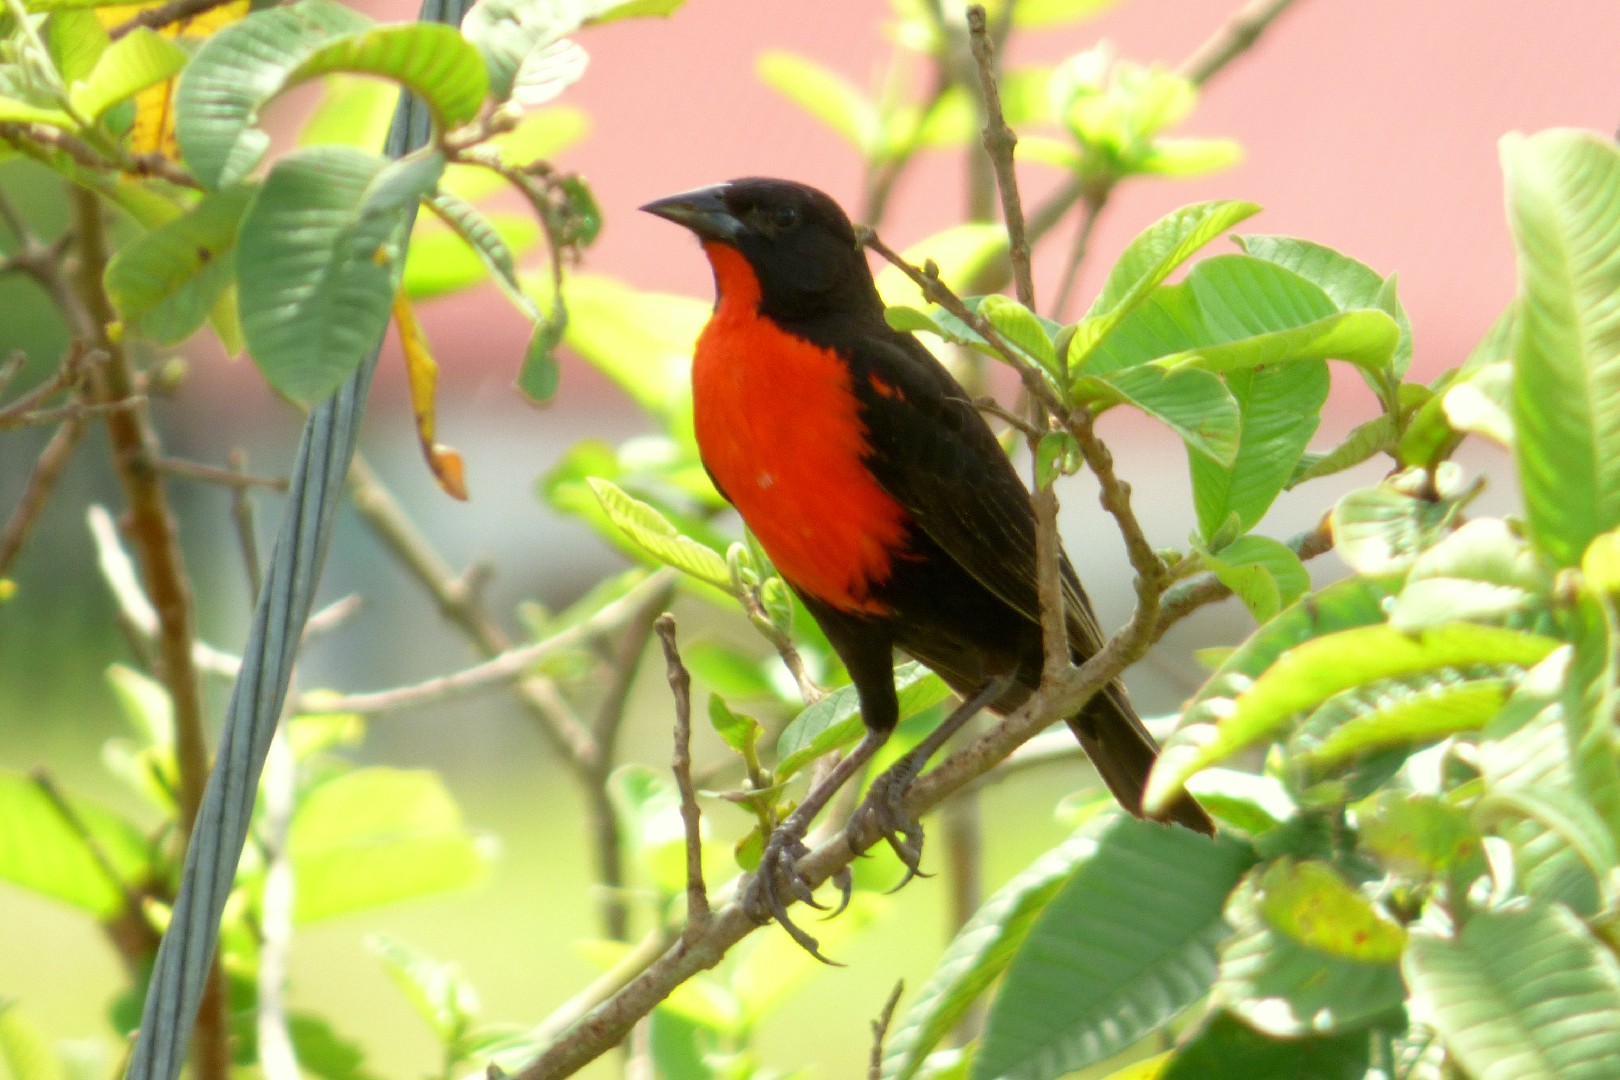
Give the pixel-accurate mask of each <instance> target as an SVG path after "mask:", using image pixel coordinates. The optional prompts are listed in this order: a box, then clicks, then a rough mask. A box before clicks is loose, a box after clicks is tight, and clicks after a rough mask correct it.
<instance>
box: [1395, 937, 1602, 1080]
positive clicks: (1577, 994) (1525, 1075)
mask: <svg viewBox="0 0 1620 1080" xmlns="http://www.w3.org/2000/svg"><path fill="white" fill-rule="evenodd" d="M1403 968H1404V970H1405V972H1406V978H1407V982H1408V985H1409V986H1410V987H1411V991H1412V996H1413V1006H1414V1008H1416V1009H1419V1010H1421V1011H1422V1014H1423V1015H1425V1016H1426V1017H1428V1018H1429V1023H1430V1024H1432V1025H1433V1026H1434V1028H1435V1029H1436V1030H1437V1031H1438V1032H1439V1034H1440V1038H1441V1039H1442V1040H1443V1041H1444V1042H1445V1044H1446V1047H1447V1049H1449V1050H1450V1051H1451V1053H1452V1055H1453V1057H1454V1058H1455V1059H1456V1062H1457V1063H1458V1064H1459V1065H1460V1066H1461V1067H1462V1068H1463V1069H1464V1070H1466V1071H1467V1073H1468V1075H1469V1076H1471V1077H1474V1078H1475V1080H1608V1078H1609V1077H1612V1076H1613V1075H1614V1066H1615V1062H1617V1061H1620V963H1617V962H1616V961H1615V958H1614V954H1613V953H1611V952H1610V951H1609V950H1608V949H1607V948H1605V947H1604V946H1603V945H1602V944H1601V943H1600V942H1598V941H1597V940H1596V939H1594V938H1593V937H1592V935H1591V934H1590V933H1589V932H1588V931H1587V929H1586V928H1585V927H1584V926H1582V925H1581V923H1580V921H1579V920H1578V919H1576V918H1575V917H1574V916H1573V915H1571V914H1570V913H1569V912H1568V911H1567V910H1566V909H1563V908H1560V907H1554V906H1541V905H1536V906H1532V907H1529V908H1527V909H1523V910H1518V911H1501V910H1485V911H1480V912H1477V913H1475V914H1474V915H1473V916H1472V917H1470V918H1469V920H1468V922H1467V924H1466V925H1465V926H1464V927H1463V928H1462V932H1461V933H1460V934H1458V935H1457V936H1456V937H1454V938H1441V937H1417V936H1414V937H1413V938H1412V941H1411V944H1410V946H1409V947H1408V949H1407V954H1406V958H1405V962H1404V964H1403Z"/></svg>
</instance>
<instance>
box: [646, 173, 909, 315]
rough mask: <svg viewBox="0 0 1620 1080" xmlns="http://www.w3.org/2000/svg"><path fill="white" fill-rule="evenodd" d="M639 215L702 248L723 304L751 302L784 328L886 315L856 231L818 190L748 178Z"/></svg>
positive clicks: (651, 206)
mask: <svg viewBox="0 0 1620 1080" xmlns="http://www.w3.org/2000/svg"><path fill="white" fill-rule="evenodd" d="M641 209H643V210H645V211H647V213H649V214H656V215H657V216H658V217H661V218H665V219H667V220H669V221H673V222H675V223H676V224H677V225H681V226H684V227H686V228H688V229H690V230H691V231H692V232H693V233H695V234H696V235H697V237H698V239H699V240H701V241H702V242H703V248H704V251H705V252H707V253H708V256H709V262H710V263H711V264H712V265H713V267H714V275H715V288H716V290H717V291H718V292H719V294H720V295H719V299H720V301H721V302H722V303H725V302H727V301H730V302H738V301H744V300H752V299H754V294H757V303H758V306H759V310H760V311H761V312H762V313H764V314H766V315H770V316H772V317H774V318H777V319H779V320H781V321H784V322H793V321H797V320H801V319H811V318H815V317H817V316H819V315H824V314H830V313H833V312H840V313H850V312H854V311H859V312H862V313H868V312H870V313H875V314H877V315H878V316H879V317H881V315H882V311H883V307H882V304H881V302H880V301H879V300H878V295H877V289H876V287H875V286H874V285H873V283H872V271H871V269H870V268H869V267H868V266H867V265H866V256H865V254H864V253H863V252H862V251H861V246H860V243H859V242H858V241H857V240H856V238H855V228H854V226H852V225H851V224H850V223H849V217H848V215H846V214H845V213H844V211H843V210H841V209H840V208H839V206H838V204H837V203H835V202H833V200H832V199H831V198H830V197H828V196H827V195H825V194H823V193H822V192H820V191H817V190H816V189H815V188H813V187H807V186H806V185H804V184H796V183H793V182H792V181H789V180H772V179H768V178H764V177H748V178H745V179H741V180H728V181H726V182H725V183H723V184H714V185H712V186H710V187H704V188H698V189H696V190H694V191H683V192H681V193H680V194H678V195H670V196H668V197H666V198H663V199H658V200H656V201H654V202H650V203H648V204H647V205H646V206H643V207H642V208H641Z"/></svg>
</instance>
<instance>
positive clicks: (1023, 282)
mask: <svg viewBox="0 0 1620 1080" xmlns="http://www.w3.org/2000/svg"><path fill="white" fill-rule="evenodd" d="M967 24H968V44H969V46H970V47H971V48H972V50H973V61H974V63H975V64H976V65H978V69H979V93H980V94H981V96H982V98H983V101H984V136H983V137H984V149H985V152H986V153H988V154H989V155H990V164H991V167H992V168H994V170H995V174H996V187H997V188H998V189H999V190H1000V192H1001V216H1002V220H1003V221H1005V222H1006V225H1007V257H1008V258H1009V259H1011V260H1012V271H1013V288H1014V291H1015V292H1016V293H1017V295H1018V302H1019V303H1021V304H1023V305H1024V306H1025V307H1027V308H1029V309H1030V310H1031V311H1033V310H1034V309H1035V278H1034V275H1033V274H1032V273H1031V271H1030V266H1029V237H1028V235H1026V233H1025V232H1024V204H1023V200H1022V199H1021V198H1020V197H1019V194H1018V177H1017V174H1016V173H1015V171H1014V167H1013V148H1014V147H1016V146H1017V145H1018V136H1017V135H1015V134H1013V130H1012V128H1010V127H1008V126H1007V119H1006V117H1005V116H1003V115H1002V112H1001V91H1000V90H999V89H998V88H997V87H996V69H995V51H996V50H995V46H994V45H993V44H992V43H991V41H990V35H989V33H988V31H987V30H986V27H985V16H984V7H983V6H982V5H980V4H974V5H972V6H971V7H969V8H968V9H967Z"/></svg>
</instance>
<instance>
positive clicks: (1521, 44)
mask: <svg viewBox="0 0 1620 1080" xmlns="http://www.w3.org/2000/svg"><path fill="white" fill-rule="evenodd" d="M396 7H397V8H399V9H401V10H402V9H403V5H396V4H392V3H391V5H390V8H391V10H392V9H395V8H396ZM1236 7H1237V4H1236V3H1235V2H1234V3H1224V2H1213V0H1134V2H1131V0H1128V2H1125V3H1122V4H1120V5H1119V6H1118V7H1116V8H1115V9H1114V10H1113V11H1112V12H1110V13H1109V14H1107V15H1105V16H1103V17H1100V18H1098V19H1095V20H1093V21H1091V22H1088V23H1079V24H1075V25H1071V26H1067V27H1061V28H1057V29H1054V30H1049V31H1038V32H1032V33H1031V34H1029V35H1028V36H1026V37H1025V38H1024V39H1023V40H1022V41H1021V42H1019V43H1018V46H1017V48H1016V52H1015V55H1014V57H1013V59H1014V60H1015V62H1016V61H1026V62H1027V61H1035V60H1047V61H1050V60H1054V59H1057V58H1060V57H1062V56H1065V55H1068V54H1069V53H1072V52H1075V51H1078V50H1081V49H1084V48H1087V47H1089V46H1090V45H1092V44H1093V43H1094V42H1095V41H1096V40H1097V39H1098V38H1100V37H1106V38H1109V39H1111V40H1112V41H1113V42H1114V43H1115V44H1116V45H1117V47H1118V50H1119V53H1120V54H1121V55H1122V56H1124V57H1127V58H1131V59H1136V60H1141V61H1151V60H1160V61H1164V62H1167V63H1170V64H1172V65H1173V64H1175V63H1177V62H1179V61H1180V60H1181V59H1182V58H1183V57H1185V56H1186V55H1187V54H1188V53H1189V52H1190V51H1191V50H1192V49H1193V48H1194V47H1195V46H1196V45H1197V44H1198V43H1199V42H1201V41H1202V40H1203V39H1204V38H1205V37H1206V36H1208V34H1209V33H1210V32H1211V31H1212V30H1213V29H1214V28H1215V27H1216V25H1217V24H1218V23H1220V22H1221V20H1222V19H1224V18H1225V17H1226V16H1227V14H1228V13H1229V12H1230V11H1232V10H1234V9H1235V8H1236ZM888 16H889V7H888V5H887V4H885V3H882V2H879V0H865V2H859V0H819V2H814V3H789V2H784V0H690V2H689V3H688V4H687V5H686V7H685V8H684V9H682V10H681V11H680V12H679V13H678V14H677V15H676V16H675V17H674V18H672V19H669V20H667V21H665V20H647V21H636V22H629V23H621V24H614V25H609V26H605V27H601V28H597V29H593V30H589V31H587V32H585V33H584V34H583V35H582V36H581V41H582V42H583V44H584V45H585V46H586V48H587V49H588V50H589V51H590V53H591V66H590V69H589V71H588V72H587V74H586V77H585V79H584V81H583V82H582V83H580V84H579V85H578V86H576V87H575V88H574V89H573V90H572V91H571V92H570V95H569V97H568V100H570V101H572V102H573V103H575V104H577V105H580V106H582V107H583V108H585V109H586V110H587V111H589V113H590V114H591V116H592V120H593V132H592V134H591V136H590V138H589V139H588V140H587V141H586V142H585V143H584V144H582V145H581V146H580V147H578V148H576V149H575V150H574V151H572V152H571V153H570V154H569V155H568V157H567V158H566V159H565V160H564V162H563V164H565V165H566V166H568V167H572V168H575V169H578V170H579V171H581V172H583V173H584V174H585V175H586V176H587V177H588V178H589V179H590V181H591V182H592V184H593V185H594V186H595V188H596V190H597V193H598V195H599V196H600V198H601V201H602V204H603V207H604V210H605V212H606V216H607V226H606V229H605V230H604V232H603V235H602V238H601V240H600V241H599V242H598V245H597V247H596V248H595V250H594V251H593V252H592V253H591V255H590V260H589V265H590V268H591V269H593V270H597V271H602V272H606V273H611V274H615V275H619V276H622V277H625V278H627V279H629V280H630V281H632V282H634V283H635V284H637V285H640V286H643V287H647V288H660V289H671V290H677V291H683V292H689V293H693V294H697V295H707V292H708V289H709V281H708V276H707V268H706V266H705V265H704V263H703V261H702V259H701V258H700V257H699V256H698V255H697V253H696V252H695V251H694V250H693V246H692V244H691V243H690V241H689V239H688V238H687V237H685V236H684V235H682V234H680V232H679V231H678V230H675V229H671V228H669V227H668V226H666V225H664V224H662V223H660V222H656V221H653V220H651V219H649V218H645V217H643V216H642V215H639V214H636V213H634V212H633V208H634V207H635V206H637V205H639V204H640V203H642V202H644V201H646V200H648V199H649V198H652V197H655V196H657V195H660V194H665V193H667V192H670V191H674V190H678V189H681V188H683V187H690V186H693V185H695V184H698V183H702V182H705V181H709V180H716V179H723V178H726V177H729V176H735V175H741V174H748V173H764V174H777V175H782V176H790V177H794V178H798V179H802V180H806V181H808V182H811V183H814V184H817V185H818V186H821V187H824V188H826V189H828V190H829V191H831V192H832V193H834V194H835V195H838V196H840V197H842V198H844V199H845V200H846V201H847V202H850V203H853V202H854V200H855V196H856V193H857V190H858V186H859V180H860V168H859V163H858V161H857V160H856V158H855V155H854V152H853V151H852V150H850V149H849V148H847V147H846V146H845V145H844V144H843V143H842V142H840V141H839V140H838V139H837V137H835V136H834V135H832V134H831V133H829V132H827V131H826V130H825V129H824V128H822V127H820V126H819V125H818V124H816V123H815V122H814V121H812V120H810V119H809V118H807V117H806V116H804V115H803V114H802V113H801V112H800V111H799V110H798V109H797V107H795V106H794V105H792V104H790V103H789V102H787V101H786V100H784V99H783V98H781V97H780V96H779V95H777V94H776V93H775V92H774V91H772V90H770V89H769V88H767V87H765V86H764V85H763V84H762V83H761V82H760V81H759V80H758V78H757V77H756V75H755V73H754V64H755V59H756V57H757V56H758V55H759V53H760V52H761V50H763V49H767V48H789V49H792V50H794V51H797V52H801V53H804V54H806V55H808V56H811V57H813V58H815V59H817V60H819V61H821V62H822V63H824V64H828V65H830V66H832V67H834V68H836V69H838V70H839V71H841V72H843V73H844V74H846V75H847V76H849V77H850V78H851V79H853V80H855V81H857V82H859V83H863V84H869V83H871V82H873V81H875V80H876V78H877V77H878V75H879V73H880V71H881V67H882V64H883V62H884V60H885V57H886V55H887V43H886V40H885V39H884V38H883V36H882V28H883V25H884V23H885V21H886V20H887V18H888ZM1617 42H1620V5H1616V4H1614V3H1613V2H1612V0H1487V2H1484V3H1481V2H1479V0H1300V2H1299V3H1298V4H1297V5H1296V6H1295V7H1294V8H1293V9H1291V10H1290V11H1289V12H1288V13H1287V14H1285V15H1284V16H1283V18H1282V19H1281V20H1280V21H1279V22H1278V23H1277V24H1276V25H1275V26H1274V27H1273V29H1272V31H1271V32H1270V33H1269V34H1268V36H1267V37H1266V38H1265V40H1264V41H1263V42H1262V43H1261V44H1260V46H1259V47H1258V48H1256V49H1255V50H1254V51H1253V52H1251V53H1250V54H1249V55H1247V56H1245V57H1243V58H1242V59H1240V60H1239V61H1238V62H1237V63H1236V64H1234V65H1233V66H1232V67H1230V68H1228V69H1227V70H1226V71H1225V72H1224V73H1222V74H1221V75H1220V76H1219V77H1218V78H1217V79H1216V80H1215V81H1214V82H1213V83H1212V84H1211V86H1210V87H1209V89H1208V91H1207V93H1206V95H1205V99H1204V102H1203V104H1202V106H1201V108H1200V110H1199V112H1198V113H1197V114H1195V116H1194V117H1193V119H1192V121H1191V122H1190V123H1189V124H1188V125H1186V128H1185V132H1184V133H1187V134H1198V135H1223V136H1232V137H1235V138H1237V139H1238V140H1240V141H1241V142H1242V143H1243V145H1244V146H1245V148H1246V149H1247V151H1248V158H1247V160H1246V161H1245V162H1244V163H1243V164H1241V165H1240V166H1238V167H1237V168H1235V169H1232V170H1230V171H1228V172H1225V173H1222V174H1219V175H1217V176H1214V177H1211V178H1208V179H1205V180H1201V181H1197V182H1193V183H1184V182H1171V181H1161V180H1142V181H1139V182H1136V183H1133V184H1131V185H1129V186H1128V187H1127V188H1125V189H1124V190H1123V191H1122V193H1121V195H1120V196H1119V197H1118V198H1117V199H1116V200H1115V203H1114V205H1113V207H1112V208H1111V210H1110V211H1109V214H1108V216H1107V217H1106V219H1105V220H1104V222H1103V223H1102V225H1101V227H1100V229H1099V232H1098V235H1097V240H1096V245H1095V247H1094V249H1093V258H1092V260H1091V262H1090V265H1089V271H1088V273H1087V274H1086V275H1085V277H1084V278H1083V279H1082V282H1081V290H1080V295H1081V296H1082V298H1083V297H1084V296H1086V295H1087V294H1088V293H1089V291H1090V290H1092V289H1095V287H1096V284H1097V283H1098V282H1099V281H1100V280H1101V274H1102V273H1103V272H1104V271H1105V270H1106V267H1107V265H1108V262H1109V261H1111V259H1112V257H1113V256H1114V255H1115V254H1117V252H1118V251H1119V249H1120V248H1121V247H1122V246H1123V245H1124V243H1126V242H1127V241H1128V240H1129V238H1130V237H1131V235H1133V234H1134V232H1135V231H1136V230H1138V229H1139V228H1141V227H1142V226H1143V225H1145V224H1147V223H1148V222H1149V221H1151V220H1152V219H1153V218H1155V217H1157V216H1158V215H1159V214H1161V213H1163V212H1165V211H1166V210H1168V209H1170V208H1172V207H1174V206H1176V205H1179V204H1181V203H1186V202H1191V201H1194V200H1198V199H1205V198H1217V197H1241V198H1246V199H1252V200H1254V201H1256V202H1259V203H1260V204H1261V205H1262V206H1264V207H1265V208H1266V212H1265V213H1264V214H1263V215H1261V216H1260V217H1259V218H1257V219H1255V220H1253V221H1251V222H1250V223H1248V227H1249V229H1250V231H1264V232H1282V233H1291V234H1296V235H1302V236H1307V237H1310V238H1312V239H1315V240H1319V241H1321V242H1324V243H1327V244H1330V245H1333V246H1335V247H1339V248H1341V249H1342V250H1345V251H1347V252H1349V253H1351V254H1353V255H1355V256H1357V257H1359V258H1361V259H1363V260H1364V261H1366V262H1368V263H1370V264H1371V265H1372V266H1374V267H1375V268H1377V269H1379V270H1381V271H1384V272H1398V273H1399V274H1400V280H1401V289H1402V294H1403V296H1404V298H1405V302H1406V304H1407V307H1408V309H1409V310H1410V312H1411V315H1412V320H1413V323H1414V325H1415V328H1416V335H1417V348H1418V359H1417V364H1416V367H1415V373H1417V374H1420V375H1422V376H1425V377H1428V376H1432V375H1433V374H1434V373H1436V372H1438V371H1439V370H1441V369H1442V368H1444V367H1446V366H1449V365H1451V364H1454V363H1457V362H1458V361H1460V360H1461V359H1462V357H1463V356H1464V355H1465V354H1466V352H1467V350H1468V349H1469V348H1470V347H1471V345H1472V343H1473V342H1474V340H1475V339H1476V338H1477V337H1478V336H1479V334H1480V333H1481V332H1482V331H1483V330H1484V328H1485V327H1486V326H1488V325H1489V323H1490V322H1491V320H1492V319H1493V318H1494V317H1495V316H1496V314H1497V313H1498V311H1499V310H1500V309H1501V306H1502V304H1503V303H1504V302H1505V301H1506V299H1507V298H1508V296H1509V295H1510V292H1511V289H1512V256H1511V251H1510V249H1509V245H1508V236H1507V231H1506V228H1505V225H1504V224H1503V219H1502V213H1501V183H1500V173H1499V170H1498V167H1497V158H1496V142H1497V139H1498V138H1499V137H1500V136H1501V135H1502V134H1503V133H1504V132H1508V131H1513V130H1526V131H1528V130H1534V129H1537V128H1541V127H1547V126H1552V125H1579V126H1587V127H1594V128H1597V129H1598V130H1602V131H1612V130H1614V128H1615V127H1616V125H1617V124H1620V82H1617V80H1616V75H1617V74H1620V70H1617V69H1620V65H1617V64H1616V61H1615V56H1616V52H1615V50H1616V43H1617ZM959 173H960V168H959V166H958V165H957V164H956V163H955V162H953V161H949V160H946V159H944V158H940V159H939V160H936V161H933V162H931V163H929V165H928V166H927V167H925V168H924V169H923V170H922V171H921V173H920V174H919V175H917V176H916V177H914V178H913V182H912V183H910V184H909V185H908V186H907V187H906V188H904V189H903V190H902V192H901V193H900V197H899V199H898V200H897V203H896V205H895V206H894V207H893V211H892V213H891V218H890V221H889V223H888V225H887V229H886V232H887V234H888V239H890V241H891V242H892V243H905V242H909V241H911V240H915V239H917V238H919V237H920V236H923V235H925V234H927V233H929V232H931V231H933V230H934V229H936V228H939V227H942V226H944V225H947V224H950V223H952V222H954V221H956V220H958V218H959V215H960V206H961V195H960V190H961V189H960V183H959V179H958V177H959ZM1026 175H1027V181H1026V183H1027V184H1028V186H1029V187H1030V188H1032V189H1034V190H1036V191H1039V190H1041V189H1042V188H1043V187H1044V186H1046V185H1049V184H1051V183H1052V182H1053V180H1054V179H1055V174H1054V173H1053V171H1052V170H1050V169H1046V168H1044V167H1041V166H1030V167H1028V168H1027V169H1026ZM1217 250H1219V249H1217ZM1054 280H1055V267H1054V268H1050V272H1049V273H1048V274H1047V276H1046V282H1047V288H1048V289H1050V288H1052V287H1053V281H1054ZM451 306H453V305H451ZM473 307H474V318H473V320H472V322H471V323H470V324H468V323H464V322H463V320H462V319H461V318H459V317H458V316H457V315H456V314H455V313H454V312H453V311H451V310H446V311H442V312H435V313H434V317H433V321H434V322H435V323H437V324H438V326H439V333H440V335H441V337H443V335H445V334H446V332H447V330H448V332H450V333H453V334H455V335H457V336H458V338H459V339H460V340H463V341H465V340H467V335H480V334H483V333H486V332H493V333H495V334H496V335H497V337H496V339H495V340H493V341H489V342H488V345H489V346H490V353H491V354H494V355H506V356H511V355H514V353H513V350H515V349H516V348H517V345H516V344H515V342H516V341H517V339H518V337H519V336H520V334H521V328H520V327H519V326H518V325H517V323H516V321H515V320H511V321H509V320H506V319H496V320H493V324H492V323H491V321H489V320H487V319H484V318H483V317H482V316H483V315H484V314H485V313H487V311H488V308H487V307H486V305H485V304H482V303H480V304H476V305H474V306H473ZM447 322H449V323H451V324H453V325H454V326H455V328H454V329H451V328H450V327H447V326H446V323H447ZM491 325H493V326H494V327H495V328H496V329H494V330H492V331H486V330H485V329H484V327H487V326H491ZM443 340H446V341H448V340H452V338H450V337H443ZM590 381H591V380H588V379H587V380H585V383H586V384H587V385H588V384H589V382H590ZM1351 381H1353V380H1341V382H1344V383H1346V384H1348V383H1349V382H1351ZM576 387H579V389H581V390H583V389H584V387H583V386H580V384H579V383H576ZM566 400H567V399H566V390H565V403H566Z"/></svg>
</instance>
